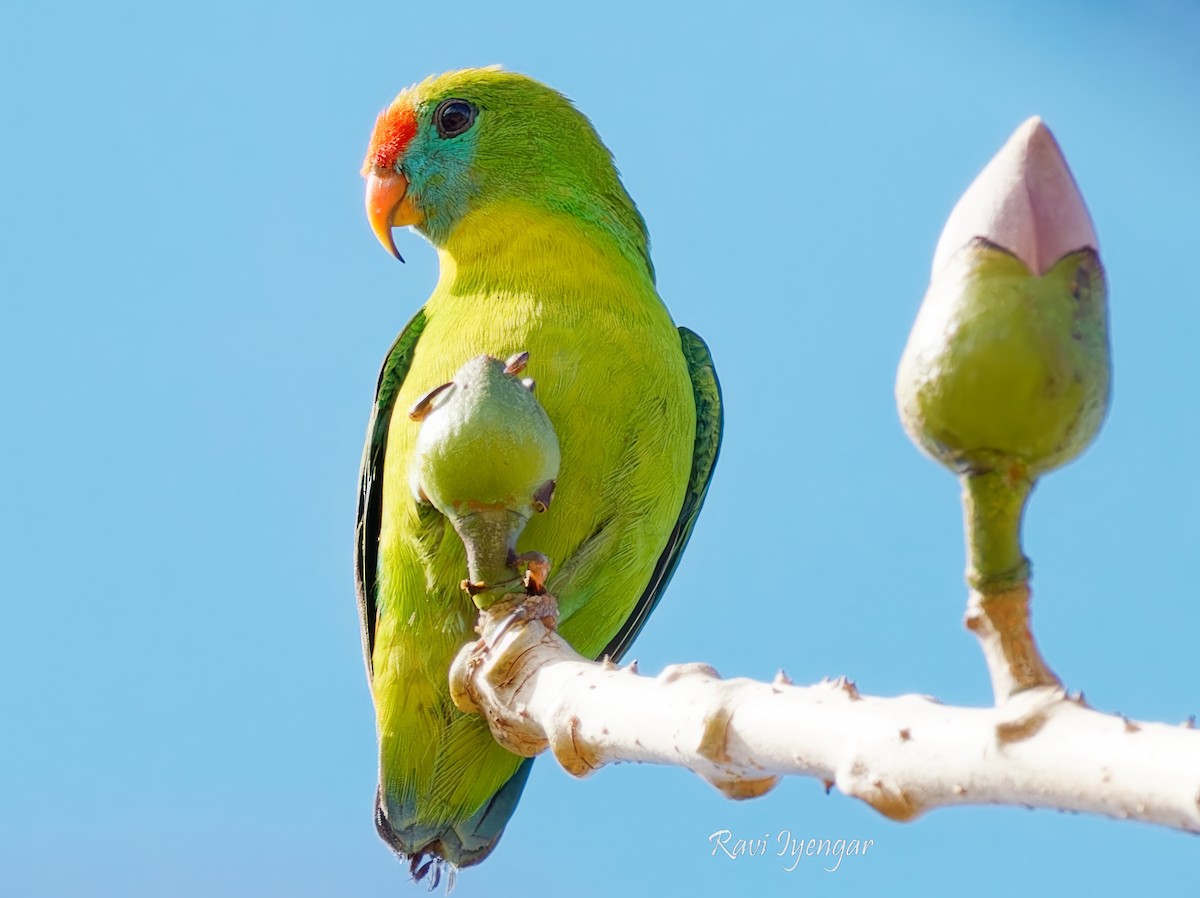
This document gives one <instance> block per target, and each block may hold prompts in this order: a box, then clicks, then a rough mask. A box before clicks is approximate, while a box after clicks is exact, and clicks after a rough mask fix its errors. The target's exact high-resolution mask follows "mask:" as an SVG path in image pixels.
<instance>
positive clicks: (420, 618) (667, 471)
mask: <svg viewBox="0 0 1200 898" xmlns="http://www.w3.org/2000/svg"><path fill="white" fill-rule="evenodd" d="M439 252H440V256H441V277H440V280H439V282H438V285H437V287H436V289H435V291H434V293H433V295H432V296H431V297H430V299H429V301H428V303H427V304H426V306H425V315H426V325H425V330H424V331H423V333H422V334H421V337H420V340H419V341H418V343H417V347H416V350H415V353H414V355H413V360H412V366H411V368H410V369H409V372H408V375H407V377H406V378H405V380H404V384H403V387H402V389H401V391H400V394H399V396H398V398H397V401H396V404H395V409H396V410H397V413H396V414H393V416H392V420H391V425H390V430H389V433H388V442H387V455H386V458H385V462H384V473H383V510H382V521H381V526H380V551H379V579H378V595H377V602H378V608H379V619H378V624H377V630H376V635H375V648H374V654H373V662H374V678H373V682H372V689H373V692H374V696H375V703H376V712H377V723H378V728H379V736H380V752H381V756H380V763H381V781H382V786H383V788H384V790H385V792H386V793H387V795H388V796H390V797H391V798H392V799H393V800H394V801H389V805H393V804H394V803H396V802H402V803H403V804H404V805H405V806H406V808H407V810H408V811H409V812H410V813H411V814H412V818H413V820H412V821H411V822H413V823H419V825H420V826H421V827H422V828H424V827H425V826H429V827H431V828H435V827H437V826H438V825H439V824H441V823H445V822H447V821H456V820H461V819H464V818H465V817H468V816H470V815H471V814H472V813H473V812H474V811H475V810H476V809H477V808H478V807H480V805H481V804H482V803H483V802H484V801H486V800H487V799H488V798H489V797H490V796H491V795H492V794H493V793H495V791H496V790H497V789H498V788H499V787H500V786H501V785H503V783H504V782H505V781H506V780H507V779H508V778H509V777H510V776H511V775H512V773H513V772H514V770H515V769H516V767H517V765H518V764H519V763H520V760H521V759H520V758H518V757H517V756H515V755H512V754H510V753H509V752H507V751H505V750H504V749H502V748H500V747H499V746H498V745H496V744H495V742H494V741H493V740H492V737H491V735H490V733H489V732H488V729H487V726H486V724H485V723H484V721H483V720H482V719H481V718H478V717H475V716H465V715H463V714H461V713H460V712H459V711H457V710H456V709H455V708H454V707H453V705H452V704H451V702H450V698H449V693H448V687H447V671H448V669H449V665H450V662H451V660H452V659H453V657H454V655H455V654H456V653H457V651H458V650H459V648H460V647H461V646H462V645H463V644H464V643H465V642H467V641H469V640H470V639H472V638H474V633H473V631H472V627H473V625H474V619H475V609H474V606H473V605H472V604H471V602H470V600H469V598H468V597H467V596H466V595H465V594H464V593H463V592H462V591H461V589H460V588H459V583H460V581H461V580H462V578H463V577H464V576H465V574H466V561H465V557H464V553H463V549H462V545H461V543H460V542H459V541H458V538H457V536H456V535H455V533H454V531H453V528H451V527H450V526H448V525H444V524H443V523H442V522H441V521H440V520H438V519H437V515H436V512H433V513H431V512H430V511H429V510H427V509H426V510H422V509H421V508H420V507H419V506H418V505H417V503H416V502H415V500H414V499H413V498H412V496H411V493H410V488H409V480H408V475H409V465H410V461H411V456H412V450H413V446H414V443H415V440H416V436H417V425H416V424H415V423H413V422H412V421H410V420H409V419H408V417H407V415H406V414H404V411H405V410H406V409H408V408H409V407H410V406H411V405H412V403H413V402H415V401H416V400H417V399H418V398H419V397H420V396H421V395H422V394H423V393H424V392H425V391H427V390H429V389H430V388H432V387H434V386H437V385H438V384H441V383H444V382H446V381H448V380H450V379H451V377H452V376H453V374H454V372H455V371H456V370H457V369H458V368H459V367H460V366H461V365H462V364H463V363H464V362H465V361H466V360H467V359H469V358H471V357H473V356H476V355H479V354H480V353H483V352H486V353H488V354H490V355H493V356H496V357H500V358H504V357H507V356H509V355H511V354H513V353H515V352H519V351H521V350H527V351H528V352H529V354H530V361H529V367H528V369H527V374H528V375H529V376H531V377H533V378H534V379H535V380H536V381H537V396H538V398H539V400H540V401H541V403H542V404H543V406H544V407H545V409H546V412H547V413H548V414H549V416H550V420H551V421H552V422H553V424H554V427H555V429H556V431H557V433H558V438H559V442H560V445H561V450H562V464H561V472H560V475H559V479H558V487H557V489H556V491H555V494H554V502H553V505H552V507H551V509H550V511H549V512H548V513H547V514H544V515H538V516H535V518H534V519H533V520H532V521H531V522H530V524H529V526H528V528H527V529H526V531H525V533H524V534H523V536H522V538H521V541H520V545H519V548H520V550H522V551H527V550H537V551H540V552H543V553H545V554H546V555H548V556H549V557H550V559H551V561H552V563H553V565H554V568H553V570H552V573H551V577H550V581H549V589H550V591H551V592H552V593H553V594H555V595H556V596H557V597H558V599H559V605H560V611H561V614H562V621H561V626H560V630H561V632H562V634H563V636H564V637H565V638H566V639H567V640H569V641H570V642H571V644H572V645H573V646H574V647H575V648H576V649H577V650H578V651H579V652H581V653H582V654H584V655H588V656H591V657H594V656H596V655H597V654H598V653H599V652H601V651H602V650H603V649H604V647H605V646H606V645H607V644H608V642H609V640H610V639H611V638H612V637H613V636H614V635H615V634H616V632H617V631H618V629H619V628H620V626H621V624H622V623H623V622H624V621H625V620H626V618H627V617H628V616H629V614H630V612H631V611H632V609H633V607H634V605H635V604H636V602H637V600H638V599H639V597H640V596H641V594H642V592H643V590H644V588H645V587H646V584H647V581H648V580H649V577H650V575H651V572H652V570H653V568H654V565H655V562H656V560H657V559H658V557H659V555H660V553H661V552H662V549H663V546H664V544H665V543H666V540H667V537H668V535H669V534H670V531H671V528H672V527H673V526H674V524H675V522H676V519H677V517H678V515H679V511H680V507H681V505H682V502H683V496H684V491H685V488H686V486H687V481H688V475H689V472H690V469H691V461H692V449H693V440H694V434H695V406H694V400H693V394H692V387H691V382H690V380H689V376H688V372H687V368H686V364H685V361H684V357H683V354H682V352H681V349H680V338H679V333H678V331H677V330H676V328H675V326H674V324H673V323H672V321H671V318H670V316H669V315H668V313H667V311H666V309H665V308H664V306H663V305H662V302H661V301H660V300H659V298H658V295H657V293H656V292H655V290H654V286H653V283H652V280H651V277H650V275H649V272H648V271H646V270H645V269H644V267H639V266H638V265H636V264H634V263H633V262H632V261H631V260H629V259H628V258H627V257H626V256H625V255H623V254H622V253H621V252H620V250H619V249H618V248H617V247H616V246H615V245H614V244H611V243H609V242H607V241H605V240H604V239H602V238H598V237H597V235H596V234H594V233H593V232H592V231H591V230H589V229H587V228H586V227H584V226H582V225H579V224H577V223H575V222H574V221H572V220H571V219H569V218H568V217H566V216H560V215H554V214H551V213H548V212H541V211H535V210H534V209H532V208H530V207H528V206H523V205H518V204H515V203H510V204H508V205H504V206H499V205H492V206H490V207H488V208H487V209H485V210H480V211H479V212H477V213H473V214H472V215H470V216H468V217H467V218H466V219H465V220H464V221H463V222H462V224H461V225H460V226H459V228H458V229H457V231H456V234H455V236H454V237H453V238H452V239H451V240H450V241H449V242H448V243H447V245H446V246H445V247H444V248H442V249H441V250H439ZM408 822H410V821H399V820H393V821H392V823H393V825H405V824H406V823H408Z"/></svg>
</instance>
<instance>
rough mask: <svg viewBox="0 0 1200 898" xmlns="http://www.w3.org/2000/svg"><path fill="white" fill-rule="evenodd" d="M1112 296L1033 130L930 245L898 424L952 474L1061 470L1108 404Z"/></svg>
mask: <svg viewBox="0 0 1200 898" xmlns="http://www.w3.org/2000/svg"><path fill="white" fill-rule="evenodd" d="M1107 318H1108V312H1107V290H1106V285H1105V279H1104V270H1103V268H1102V267H1101V265H1100V258H1099V254H1098V252H1097V249H1096V238H1095V233H1094V231H1093V230H1092V225H1091V220H1090V218H1089V217H1088V214H1087V209H1086V208H1085V207H1084V205H1083V199H1082V197H1080V195H1079V191H1078V189H1077V188H1076V187H1075V183H1074V180H1073V179H1072V178H1071V174H1070V171H1069V169H1068V168H1067V165H1066V161H1065V160H1064V159H1063V157H1062V154H1061V152H1060V151H1059V149H1058V145H1057V144H1056V143H1055V141H1054V138H1053V136H1051V134H1050V132H1049V130H1048V129H1047V128H1046V127H1045V126H1044V125H1043V124H1042V123H1041V121H1040V120H1039V119H1031V120H1030V121H1028V122H1026V123H1025V124H1024V125H1022V126H1021V128H1019V129H1018V130H1017V132H1016V133H1015V134H1014V135H1013V137H1012V138H1011V139H1010V140H1009V142H1008V143H1007V144H1006V145H1005V147H1004V148H1003V149H1002V150H1001V151H1000V153H998V154H997V156H996V157H995V158H994V159H993V160H992V162H991V163H989V164H988V166H987V167H986V168H985V169H984V171H983V172H982V173H981V174H980V176H979V177H978V178H977V179H976V180H975V182H974V183H973V184H972V185H971V187H970V188H969V189H968V190H967V192H966V193H965V194H964V195H963V198H962V199H961V200H960V201H959V204H958V205H957V206H956V207H955V209H954V211H953V212H952V213H951V215H950V218H949V220H948V221H947V225H946V229H945V231H944V232H943V235H942V238H941V240H940V241H939V243H938V249H937V252H936V254H935V260H934V269H933V275H932V279H931V282H930V285H929V289H928V291H927V292H926V294H925V299H924V301H923V302H922V305H921V309H920V312H919V313H918V315H917V320H916V322H915V324H914V325H913V330H912V333H911V335H910V336H909V340H908V345H907V347H906V348H905V350H904V356H903V358H902V359H901V362H900V370H899V373H898V375H897V381H896V399H897V404H898V406H899V408H900V417H901V420H902V421H903V423H904V427H905V429H906V430H907V431H908V434H909V436H910V437H911V438H912V439H913V441H914V442H916V443H917V444H918V445H919V446H920V447H921V448H922V449H923V450H924V451H926V452H927V453H929V454H930V455H931V456H933V457H934V458H935V459H937V460H938V461H941V462H942V463H943V464H945V465H947V466H949V467H951V468H953V469H954V470H956V471H960V472H963V471H972V470H986V469H990V468H993V467H997V466H999V465H1001V464H1005V463H1013V462H1015V463H1019V464H1022V465H1024V466H1025V467H1026V468H1027V469H1028V472H1029V475H1030V476H1032V477H1036V476H1037V475H1039V474H1041V473H1044V472H1045V471H1049V470H1051V469H1053V468H1055V467H1058V466H1059V465H1062V464H1064V463H1065V462H1067V461H1070V460H1071V459H1072V458H1074V457H1075V456H1077V455H1078V454H1079V453H1080V452H1082V451H1083V449H1084V448H1086V447H1087V445H1088V444H1089V443H1090V442H1091V441H1092V439H1093V438H1094V437H1095V435H1096V433H1097V432H1098V430H1099V428H1100V424H1101V422H1102V421H1103V419H1104V414H1105V411H1106V410H1107V407H1108V397H1109V349H1108V322H1107Z"/></svg>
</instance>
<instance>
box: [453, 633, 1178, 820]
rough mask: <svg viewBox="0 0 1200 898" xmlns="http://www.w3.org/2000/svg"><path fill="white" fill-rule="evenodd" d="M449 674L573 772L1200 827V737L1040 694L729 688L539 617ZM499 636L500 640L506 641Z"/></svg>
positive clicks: (900, 812)
mask: <svg viewBox="0 0 1200 898" xmlns="http://www.w3.org/2000/svg"><path fill="white" fill-rule="evenodd" d="M493 630H494V631H495V632H491V633H487V632H486V631H485V639H486V640H487V641H491V642H492V643H493V644H492V645H491V647H490V648H487V647H486V646H485V643H484V642H483V641H481V642H480V643H477V644H474V645H471V646H466V647H464V649H463V651H462V652H461V653H460V655H459V657H458V660H457V661H456V662H455V665H454V667H453V669H452V670H451V674H450V680H451V689H452V691H453V693H454V697H455V702H456V703H457V704H458V705H459V707H460V708H462V709H463V710H464V711H476V712H478V713H481V714H483V715H484V716H485V717H486V719H487V720H488V722H489V725H490V726H491V729H492V732H493V734H494V735H495V737H496V739H497V740H498V741H499V742H500V743H501V744H502V745H504V746H506V747H507V748H509V749H510V750H512V751H515V752H517V753H518V754H521V755H524V756H526V757H530V756H533V755H535V754H538V753H539V752H541V751H543V750H545V749H546V748H547V747H549V748H551V749H552V751H553V752H554V755H555V757H556V758H557V759H558V761H559V763H560V764H562V766H563V767H564V768H565V769H566V770H567V771H568V772H570V773H572V774H574V775H576V776H586V775H587V774H589V773H591V772H592V771H594V770H597V769H598V768H600V767H602V766H603V765H604V764H609V763H613V762H617V761H636V762H642V763H651V764H671V765H676V766H682V767H687V768H689V769H690V770H692V771H694V772H695V773H697V774H699V775H700V776H702V777H704V778H705V779H706V780H708V781H709V782H711V783H713V784H714V785H716V786H717V787H718V788H720V789H721V790H722V791H724V792H725V793H726V794H727V795H729V796H730V797H733V798H751V797H755V796H758V795H761V794H763V793H765V792H766V791H768V790H769V789H770V788H772V787H773V786H774V785H775V783H776V782H777V781H778V777H780V776H785V775H788V774H791V775H802V776H812V777H816V778H817V779H820V780H823V781H825V783H826V784H829V783H832V784H835V785H836V786H837V787H838V788H839V789H840V790H841V791H842V792H844V793H846V794H847V795H851V796H854V797H855V798H860V799H862V800H863V801H865V802H867V803H868V804H870V805H871V806H873V807H874V808H875V809H876V810H878V811H880V812H881V813H883V814H885V815H886V816H888V817H891V818H893V819H896V820H910V819H912V818H914V817H916V816H917V815H919V814H921V813H922V812H924V811H926V810H929V809H931V808H935V807H942V806H949V805H964V804H975V805H983V804H996V805H1025V806H1028V807H1043V808H1057V809H1059V810H1064V811H1083V812H1087V813H1094V814H1103V815H1105V816H1109V817H1117V818H1122V819H1134V820H1143V821H1147V822H1150V823H1158V824H1161V825H1163V826H1169V827H1174V828H1177V829H1182V830H1185V831H1188V832H1193V833H1200V731H1197V730H1196V729H1194V728H1193V727H1192V726H1191V725H1190V723H1188V724H1183V725H1179V726H1168V725H1166V724H1159V723H1135V722H1133V721H1128V720H1126V719H1124V718H1122V717H1116V716H1111V715H1107V714H1102V713H1100V712H1098V711H1094V710H1092V709H1090V708H1088V707H1087V706H1086V705H1084V703H1083V701H1082V699H1081V698H1079V699H1073V698H1070V697H1067V696H1066V695H1065V694H1064V693H1063V692H1062V691H1061V690H1060V689H1057V688H1051V687H1042V688H1036V689H1029V690H1026V691H1023V692H1019V693H1018V694H1017V695H1015V696H1013V697H1012V698H1011V699H1009V700H1008V701H1007V702H1005V703H1004V704H1003V705H1001V706H1000V707H997V708H962V707H951V706H947V705H942V704H939V703H938V702H937V701H936V700H934V699H931V698H928V697H924V696H917V695H905V696H900V697H898V698H873V697H870V696H864V695H860V694H859V693H858V691H857V689H855V687H854V686H853V684H851V683H849V682H848V681H846V680H844V679H843V680H838V681H833V682H830V681H826V682H823V683H820V684H818V685H816V686H808V687H801V686H794V685H791V684H790V683H789V682H788V681H787V680H786V678H785V677H783V676H782V674H781V675H780V676H779V677H778V678H777V679H776V681H775V682H774V683H771V684H766V683H758V682H754V681H752V680H748V679H735V680H722V679H720V678H719V677H718V675H717V672H716V671H715V670H713V669H712V668H711V667H708V666H707V665H704V664H683V665H676V666H673V667H668V668H667V669H666V670H664V671H663V672H662V673H661V674H660V675H659V676H657V677H653V678H651V677H643V676H639V675H638V674H637V672H636V669H635V668H633V667H627V668H617V667H616V666H615V665H613V664H611V663H607V662H603V663H596V662H592V661H588V660H587V659H585V658H583V657H582V656H580V655H578V654H576V653H575V651H574V650H572V649H571V647H570V646H569V645H568V644H567V643H566V642H564V641H563V640H562V638H561V637H559V636H558V634H557V633H555V632H554V631H553V630H552V629H548V628H547V627H546V626H545V625H544V624H543V622H542V621H540V620H531V621H522V622H518V623H515V624H513V625H511V626H506V627H499V628H496V627H494V626H493ZM497 633H498V635H497Z"/></svg>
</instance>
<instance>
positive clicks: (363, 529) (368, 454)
mask: <svg viewBox="0 0 1200 898" xmlns="http://www.w3.org/2000/svg"><path fill="white" fill-rule="evenodd" d="M423 330H425V310H424V309H421V311H419V312H417V314H416V315H415V316H413V320H412V321H410V322H408V324H407V325H406V326H405V328H404V330H402V331H401V332H400V336H399V337H397V338H396V342H395V343H393V344H392V348H391V349H390V350H388V354H387V358H386V359H384V361H383V368H382V369H381V370H380V372H379V382H378V383H377V384H376V385H375V407H374V408H373V409H372V410H371V420H370V423H368V424H367V445H366V448H365V449H364V450H363V460H362V470H361V472H360V474H359V490H358V524H357V526H356V527H355V549H354V582H355V586H356V587H357V589H358V614H359V622H360V624H361V625H362V642H363V654H364V655H365V658H366V664H367V678H368V679H370V678H372V677H373V676H374V672H373V670H372V665H371V655H372V654H373V653H374V651H375V615H376V609H375V579H376V577H377V575H378V567H379V521H380V515H381V513H382V510H383V456H384V452H385V450H386V449H387V435H388V428H389V427H390V426H391V423H392V407H393V406H394V405H395V402H396V396H397V394H399V392H400V385H401V384H403V383H404V378H405V377H406V376H407V375H408V369H409V368H410V367H411V366H412V358H413V351H414V350H415V349H416V347H417V338H418V337H420V336H421V332H422V331H423Z"/></svg>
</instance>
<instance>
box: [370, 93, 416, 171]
mask: <svg viewBox="0 0 1200 898" xmlns="http://www.w3.org/2000/svg"><path fill="white" fill-rule="evenodd" d="M416 134H417V112H416V110H415V109H413V108H412V106H410V105H409V104H408V103H399V104H396V105H394V106H389V107H388V108H387V109H385V110H383V112H381V113H379V118H377V119H375V131H374V132H373V133H372V134H371V143H370V145H369V146H368V147H367V158H366V159H365V160H364V161H363V174H364V175H365V174H367V173H368V172H370V171H371V170H372V169H384V170H390V169H392V168H394V167H395V165H396V160H397V159H399V158H400V155H401V154H402V153H403V152H404V150H405V148H406V147H407V146H408V145H409V143H410V142H411V141H412V139H413V138H414V137H415V136H416Z"/></svg>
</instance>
